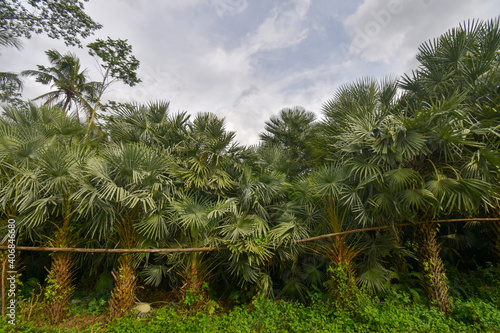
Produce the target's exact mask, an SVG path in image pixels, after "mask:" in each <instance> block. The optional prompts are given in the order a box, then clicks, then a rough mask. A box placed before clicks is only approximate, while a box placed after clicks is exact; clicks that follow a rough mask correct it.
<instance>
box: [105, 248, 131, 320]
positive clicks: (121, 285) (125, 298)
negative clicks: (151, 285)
mask: <svg viewBox="0 0 500 333" xmlns="http://www.w3.org/2000/svg"><path fill="white" fill-rule="evenodd" d="M111 274H113V277H114V278H115V286H114V288H113V291H112V292H111V298H110V300H109V309H110V316H111V318H119V317H122V316H123V315H124V314H125V313H127V312H128V311H129V310H130V309H131V308H132V307H133V306H134V300H135V286H136V282H137V281H136V277H135V274H134V267H133V257H132V254H125V255H122V256H121V257H120V259H119V268H118V271H114V272H112V273H111Z"/></svg>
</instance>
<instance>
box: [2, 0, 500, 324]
mask: <svg viewBox="0 0 500 333" xmlns="http://www.w3.org/2000/svg"><path fill="white" fill-rule="evenodd" d="M49 3H50V2H49ZM2 36H3V37H2ZM0 37H2V38H4V39H0V41H2V45H4V46H5V45H15V44H16V42H15V41H16V39H15V38H16V36H8V35H1V36H0ZM9 38H10V39H9ZM12 38H14V39H12ZM5 41H6V42H5ZM88 47H89V51H90V53H91V54H93V55H95V56H96V57H98V58H99V59H100V60H101V61H102V66H103V68H104V69H105V71H104V75H103V78H102V80H98V81H91V80H90V79H89V78H88V76H87V74H86V71H85V70H83V69H81V67H80V62H79V60H78V58H77V57H76V55H74V54H66V55H63V54H60V53H59V52H57V51H56V50H51V51H48V52H47V55H48V57H49V60H50V63H51V67H45V66H38V70H36V71H35V70H29V71H26V72H23V73H22V75H30V76H35V77H36V79H37V81H39V82H41V83H44V84H48V85H49V84H50V85H51V86H52V88H53V89H54V90H52V91H51V92H49V93H47V94H45V95H42V96H40V98H39V99H40V100H42V101H44V102H45V103H44V104H41V105H37V104H31V103H27V102H23V101H22V100H19V99H18V98H17V97H16V96H15V95H11V97H13V98H11V99H9V98H5V100H6V101H9V103H7V104H4V105H3V113H2V116H1V118H0V160H1V164H0V182H1V185H2V186H1V187H0V207H1V208H2V212H1V217H2V218H1V221H2V224H3V226H4V227H3V229H2V230H3V231H5V235H6V237H5V238H4V239H3V244H7V224H8V220H9V219H15V220H16V228H17V234H16V237H17V245H18V246H21V245H22V246H30V247H51V248H65V249H68V248H88V249H113V248H118V249H158V248H163V249H165V248H167V249H177V250H179V251H177V252H168V253H167V252H164V253H147V251H144V252H135V253H134V252H130V251H129V252H125V253H116V252H115V253H102V252H97V253H91V251H88V252H71V251H53V249H52V252H42V251H34V252H32V251H18V252H17V262H16V264H17V270H18V271H19V272H21V273H19V274H18V275H17V277H18V281H17V284H18V285H17V290H18V295H17V299H18V302H19V303H18V313H17V328H18V329H19V330H21V331H25V332H42V331H43V332H50V331H54V332H56V331H60V329H62V327H66V328H65V330H66V331H68V332H71V331H75V332H76V331H78V332H81V331H84V330H87V331H88V332H90V331H95V330H96V329H98V328H99V329H100V331H101V332H129V331H130V332H155V331H165V330H167V331H169V332H177V331H178V332H191V331H193V332H200V331H204V332H217V331H220V332H228V331H296V332H301V331H325V332H332V331H333V332H335V331H370V330H371V331H427V332H428V331H443V332H459V331H463V332H472V331H491V332H495V331H499V330H500V283H499V282H500V274H499V270H500V268H499V266H498V259H499V256H500V219H499V217H500V201H499V196H498V194H499V169H498V168H499V166H500V149H499V148H500V147H499V144H500V131H499V128H500V127H499V126H500V116H499V112H498V109H499V106H500V98H499V96H500V95H499V89H500V85H499V83H500V53H499V50H500V25H499V20H498V19H495V20H491V21H487V22H482V21H470V22H468V23H465V24H463V25H461V26H459V27H458V28H456V29H452V30H450V31H448V32H447V33H445V34H443V35H442V36H441V37H439V38H437V39H435V40H433V41H429V42H427V43H424V44H422V45H421V47H420V48H419V52H418V55H417V59H418V61H419V62H420V66H419V67H418V68H417V69H416V70H415V71H414V72H413V73H412V75H406V76H404V77H402V78H399V79H395V78H386V79H383V80H380V81H378V80H376V79H372V78H363V79H360V80H358V81H356V82H354V83H350V84H346V85H344V86H342V87H340V88H339V89H338V90H337V91H336V92H335V93H334V95H333V97H332V98H331V99H330V100H328V101H326V102H325V103H324V105H323V109H322V115H323V118H322V119H321V120H317V119H316V118H315V115H314V113H312V112H308V111H306V110H304V109H303V108H300V107H297V108H291V109H283V110H282V111H281V112H280V114H279V115H277V116H273V117H271V119H269V120H268V121H267V122H266V123H265V131H264V132H263V133H262V134H261V144H260V145H258V146H252V147H245V146H241V145H239V144H238V143H237V142H235V140H234V138H235V133H233V132H230V131H228V130H226V128H225V124H224V119H221V118H219V117H217V116H216V115H214V114H211V113H200V114H198V115H196V116H194V117H192V116H190V115H189V114H187V113H177V114H174V113H172V112H170V110H169V103H168V102H166V101H162V100H159V101H153V102H150V103H148V104H122V103H117V102H110V103H107V104H103V102H102V101H101V96H102V95H103V92H104V91H105V89H107V87H108V86H109V84H111V83H112V82H114V81H115V80H121V81H123V82H124V83H126V84H129V85H131V86H133V85H135V84H137V83H139V82H140V80H139V79H138V78H137V76H136V73H135V72H136V70H137V67H138V66H139V62H138V61H137V60H136V59H135V57H133V55H132V53H131V52H132V49H131V47H130V46H129V45H127V43H126V42H125V41H122V40H111V39H108V40H106V41H103V40H97V41H96V42H94V43H91V44H89V45H88ZM118 60H119V61H118ZM0 74H2V75H4V76H3V78H4V79H5V80H7V81H8V80H13V79H15V80H19V77H17V76H16V77H15V78H12V76H9V75H7V74H6V73H0ZM7 81H5V82H7ZM14 82H17V81H14ZM82 112H83V113H82ZM80 113H82V114H80ZM82 118H85V120H82ZM358 229H363V230H358ZM355 230H358V231H356V232H354V231H355ZM350 231H351V232H350ZM325 235H326V236H325ZM4 248H5V247H4ZM182 249H184V250H182ZM186 249H190V250H186ZM48 253H50V254H48ZM1 259H2V262H3V266H2V267H3V273H2V279H5V267H6V265H7V263H8V257H7V251H3V254H2V258H1ZM45 267H47V269H45ZM137 300H140V301H141V303H137ZM152 308H154V310H152ZM137 315H139V316H146V317H147V318H144V319H137V318H135V317H136V316H137ZM106 322H107V325H105V324H104V323H106ZM2 325H3V326H1V329H2V330H4V331H8V330H9V329H10V328H11V327H10V326H9V324H7V322H5V321H4V322H3V323H2ZM50 325H52V326H50Z"/></svg>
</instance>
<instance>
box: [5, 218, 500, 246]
mask: <svg viewBox="0 0 500 333" xmlns="http://www.w3.org/2000/svg"><path fill="white" fill-rule="evenodd" d="M472 221H477V222H491V221H500V218H465V219H450V220H434V221H432V222H433V223H453V222H472ZM417 225H419V223H401V224H394V225H384V226H379V227H370V228H363V229H354V230H348V231H342V232H336V233H332V234H325V235H320V236H315V237H310V238H305V239H300V240H298V241H295V242H293V244H297V243H305V242H311V241H315V240H318V239H323V238H330V237H335V236H341V235H348V234H355V233H360V232H367V231H374V230H384V229H389V228H399V227H408V226H417ZM5 249H7V246H0V250H5ZM16 250H18V251H42V252H80V253H183V252H211V251H225V250H228V248H227V247H198V248H178V249H86V248H63V247H36V246H16Z"/></svg>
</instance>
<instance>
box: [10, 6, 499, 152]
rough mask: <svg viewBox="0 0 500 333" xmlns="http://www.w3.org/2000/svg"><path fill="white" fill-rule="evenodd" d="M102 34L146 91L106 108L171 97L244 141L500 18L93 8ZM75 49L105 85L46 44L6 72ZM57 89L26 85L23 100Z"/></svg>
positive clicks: (384, 9)
mask: <svg viewBox="0 0 500 333" xmlns="http://www.w3.org/2000/svg"><path fill="white" fill-rule="evenodd" d="M85 6H86V12H87V13H88V14H89V15H90V16H91V17H92V18H93V19H94V20H95V21H97V22H99V23H101V24H102V25H103V26H104V27H103V29H101V30H100V31H98V32H97V33H96V34H95V35H94V36H93V37H90V38H89V39H88V41H85V43H87V42H91V41H93V40H94V39H95V38H96V37H99V38H106V37H107V36H110V37H111V38H114V39H117V38H121V39H128V41H129V43H130V44H131V45H132V46H133V51H134V54H135V55H136V57H137V58H138V59H139V60H140V61H141V67H140V69H139V77H140V78H141V79H142V81H143V82H142V83H140V84H139V85H137V86H135V87H133V88H128V87H126V86H124V85H122V84H115V85H113V86H112V87H111V88H110V90H109V91H108V92H107V94H106V97H107V98H108V99H112V100H116V101H121V102H127V101H136V102H147V101H151V100H158V99H162V100H169V101H170V106H171V110H172V111H173V112H177V111H184V110H185V111H188V112H189V113H191V114H192V115H195V114H196V113H197V112H200V111H209V112H213V113H215V114H217V115H218V116H220V117H225V118H226V123H227V127H228V129H230V130H234V131H236V132H237V137H236V138H237V140H238V141H239V142H241V143H243V144H256V143H258V141H259V133H261V132H262V131H263V129H264V122H265V121H266V120H268V119H269V117H270V116H271V115H274V114H277V113H278V112H279V111H280V110H281V109H282V108H284V107H293V106H297V105H300V106H303V107H305V108H306V109H307V110H310V111H313V112H315V113H316V114H317V115H318V117H321V106H322V104H323V103H324V102H325V101H326V100H328V99H329V98H330V97H331V96H332V95H333V92H334V91H335V89H336V88H338V87H339V86H340V85H342V84H345V83H349V82H352V81H354V80H356V79H357V78H360V77H363V76H373V77H376V78H383V77H384V76H387V75H391V74H394V75H401V74H403V73H405V72H408V71H410V70H411V69H414V68H416V66H417V63H416V61H415V60H414V58H415V54H416V53H417V48H418V46H419V45H420V44H421V43H422V42H424V41H426V40H428V39H431V38H435V37H437V36H439V35H440V34H442V33H444V32H445V31H446V30H448V29H449V28H452V27H455V26H458V24H459V23H461V22H463V21H464V20H467V19H471V18H480V19H491V18H493V17H495V16H497V15H498V14H500V1H497V0H389V1H382V0H364V1H361V0H352V1H345V0H295V1H293V0H290V1H271V0H175V1H174V0H169V1H163V0H148V1H146V0H106V1H97V0H90V1H89V2H87V3H86V5H85ZM52 48H56V49H58V50H59V51H60V52H62V53H63V52H66V51H72V52H75V53H76V54H77V55H78V56H79V57H80V58H81V61H82V63H83V65H84V66H85V67H88V68H89V70H90V75H91V77H92V79H93V80H98V79H99V72H98V71H97V70H96V64H95V61H93V59H92V58H91V57H90V56H87V51H86V50H84V49H78V48H73V49H70V50H68V49H67V48H66V47H65V46H64V44H63V43H62V42H60V41H53V40H50V39H48V38H46V37H34V38H32V39H31V40H24V48H23V49H22V50H21V51H17V50H15V49H3V50H1V52H2V53H1V55H0V71H21V70H25V69H36V65H37V64H41V65H48V60H47V58H46V55H45V54H44V51H45V50H48V49H52ZM47 91H49V90H48V87H46V86H42V85H40V84H38V83H35V82H34V80H33V79H30V80H27V82H26V87H25V90H24V97H25V98H30V99H31V98H34V97H36V96H38V95H40V94H42V93H45V92H47Z"/></svg>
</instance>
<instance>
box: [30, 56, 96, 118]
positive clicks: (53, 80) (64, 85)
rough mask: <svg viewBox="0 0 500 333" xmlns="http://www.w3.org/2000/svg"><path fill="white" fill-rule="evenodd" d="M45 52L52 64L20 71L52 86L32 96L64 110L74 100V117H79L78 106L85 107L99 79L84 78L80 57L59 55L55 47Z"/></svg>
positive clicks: (87, 107) (88, 105) (66, 109)
mask: <svg viewBox="0 0 500 333" xmlns="http://www.w3.org/2000/svg"><path fill="white" fill-rule="evenodd" d="M45 54H47V56H48V58H49V61H50V64H51V65H52V67H45V66H41V65H38V70H26V71H23V72H22V73H21V74H22V75H24V76H34V77H36V81H37V82H40V83H42V84H45V85H51V86H52V87H53V88H55V90H53V91H51V92H48V93H46V94H43V95H40V96H38V97H36V98H35V100H37V99H43V100H45V104H57V105H60V106H61V107H62V108H63V110H65V111H69V110H70V109H71V107H72V106H73V104H74V105H75V112H76V117H77V119H79V114H78V108H79V107H83V109H84V110H88V109H89V107H90V104H89V102H90V101H91V100H92V98H93V96H94V94H95V92H96V91H97V90H98V89H99V88H100V86H101V83H99V82H92V81H89V80H88V79H89V78H88V75H87V70H86V69H84V70H82V69H81V65H80V60H79V59H78V58H77V56H76V55H75V54H73V53H67V54H65V55H63V54H61V53H59V51H57V50H49V51H46V52H45ZM87 116H88V115H87Z"/></svg>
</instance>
